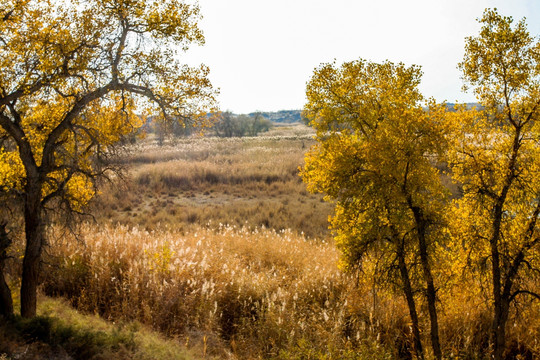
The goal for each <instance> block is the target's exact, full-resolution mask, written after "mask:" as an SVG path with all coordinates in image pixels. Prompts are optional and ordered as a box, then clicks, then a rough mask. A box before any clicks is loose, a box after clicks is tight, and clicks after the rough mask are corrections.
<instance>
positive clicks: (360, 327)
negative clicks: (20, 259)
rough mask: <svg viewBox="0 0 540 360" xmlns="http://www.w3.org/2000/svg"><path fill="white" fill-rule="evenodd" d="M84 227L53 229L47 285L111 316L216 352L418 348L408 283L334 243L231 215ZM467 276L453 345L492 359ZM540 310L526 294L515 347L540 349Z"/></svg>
mask: <svg viewBox="0 0 540 360" xmlns="http://www.w3.org/2000/svg"><path fill="white" fill-rule="evenodd" d="M56 235H57V234H56ZM80 235H81V236H80V238H79V240H77V239H74V238H70V237H66V236H55V234H54V233H53V234H51V239H54V240H53V241H52V242H51V244H50V245H51V246H50V250H49V253H50V257H49V258H48V259H47V263H48V264H49V266H48V267H47V270H46V271H45V272H44V286H43V289H44V291H45V292H46V293H47V294H49V295H61V296H65V297H66V298H68V299H69V300H70V301H71V303H72V304H73V305H74V306H76V307H77V308H78V309H81V310H84V311H88V312H92V313H94V312H95V313H98V314H100V315H102V316H104V317H105V318H109V319H111V320H114V321H120V320H122V319H123V320H130V321H131V320H138V321H140V322H141V323H143V324H147V325H149V326H151V327H153V328H155V329H159V330H160V331H162V332H163V333H165V334H167V335H169V336H173V337H177V338H178V339H180V341H182V342H183V343H187V344H190V345H191V346H195V347H198V348H199V349H200V348H204V349H205V353H207V354H209V355H213V356H219V357H226V356H233V357H236V358H242V359H253V358H265V359H266V358H282V359H290V358H293V359H294V358H297V359H322V358H325V359H367V358H372V359H398V358H403V359H406V358H409V356H411V355H410V353H411V350H412V349H411V331H410V322H409V317H408V313H407V308H406V305H405V303H404V301H403V299H402V298H401V296H400V295H399V294H400V292H399V290H397V291H396V292H395V293H393V292H390V291H383V290H381V289H379V288H378V287H377V286H376V284H375V282H374V281H373V278H372V277H371V273H370V272H369V267H367V268H366V271H367V272H366V273H363V274H360V273H359V274H345V273H343V272H341V271H339V269H338V268H337V265H336V264H337V257H338V254H337V252H336V249H335V247H334V246H333V244H331V243H328V242H324V241H316V240H307V239H305V238H303V237H301V236H298V235H295V234H293V233H292V232H290V231H280V232H276V231H274V230H269V229H255V230H248V229H246V228H236V227H230V226H221V227H220V228H218V229H217V230H211V229H208V228H199V229H198V230H197V231H194V232H188V233H182V232H177V231H153V232H148V231H145V230H140V229H138V228H128V227H122V226H118V227H111V226H107V227H102V228H100V229H98V228H95V227H93V226H91V225H84V226H83V227H82V229H81V232H80ZM375 260H376V259H374V261H375ZM461 281H462V282H460V281H458V280H457V279H456V280H454V282H453V283H449V284H447V285H445V287H444V288H441V289H440V298H441V304H440V306H441V309H440V310H441V321H440V323H441V336H442V343H443V348H444V352H445V354H447V355H448V356H450V357H451V358H459V359H475V358H476V359H487V358H488V356H489V355H488V354H489V348H488V340H489V327H490V312H489V309H490V307H489V302H488V301H487V298H488V297H487V296H486V297H483V296H482V295H481V293H479V292H478V291H477V290H476V289H478V288H479V284H478V283H477V282H476V281H477V279H473V278H469V279H465V278H463V279H461ZM417 295H418V300H419V303H421V294H417ZM539 310H540V306H539V305H538V304H537V303H534V302H529V303H521V304H520V307H519V309H518V311H516V312H514V314H513V325H512V326H513V328H512V331H511V332H509V337H510V341H509V344H510V352H509V354H514V355H513V356H514V358H517V356H518V355H520V356H529V357H524V358H530V356H533V357H534V356H538V355H539V354H540V353H539V351H540V344H539V343H538V341H539V340H538V339H540V337H539V335H540V323H539V322H538V320H539V319H540V315H539V314H540V312H539ZM421 314H423V315H422V316H423V317H422V322H423V324H424V325H423V326H424V328H426V326H427V321H428V319H427V318H426V317H425V312H424V311H422V312H421ZM425 336H426V339H425V341H426V342H427V341H428V339H427V334H425ZM527 354H529V355H527Z"/></svg>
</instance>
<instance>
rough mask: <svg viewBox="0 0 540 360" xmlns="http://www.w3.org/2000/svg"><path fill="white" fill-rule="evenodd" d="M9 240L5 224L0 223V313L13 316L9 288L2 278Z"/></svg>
mask: <svg viewBox="0 0 540 360" xmlns="http://www.w3.org/2000/svg"><path fill="white" fill-rule="evenodd" d="M10 245H11V241H10V239H9V237H8V234H7V233H6V225H5V224H0V315H2V316H5V317H11V316H13V299H12V297H11V290H10V289H9V286H8V284H7V282H6V279H5V278H4V266H5V261H6V259H7V249H8V247H9V246H10Z"/></svg>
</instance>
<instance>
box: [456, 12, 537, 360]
mask: <svg viewBox="0 0 540 360" xmlns="http://www.w3.org/2000/svg"><path fill="white" fill-rule="evenodd" d="M479 22H480V23H481V24H482V28H481V30H480V34H479V35H478V36H477V37H469V38H467V39H466V45H465V56H464V59H463V62H462V63H461V64H460V68H461V70H462V72H463V75H464V79H465V80H466V82H467V83H468V85H470V86H472V88H473V89H474V92H475V94H476V96H477V98H478V101H479V102H480V104H481V105H482V106H483V110H482V111H465V110H464V109H462V111H460V112H458V113H456V114H455V116H454V120H455V121H454V122H453V124H454V125H455V126H456V128H457V129H456V136H455V137H454V139H455V143H454V145H453V147H452V148H453V151H451V152H450V153H449V162H450V165H451V169H452V172H453V174H454V177H455V179H456V180H458V181H459V182H460V183H461V184H462V185H463V197H462V198H461V199H460V200H459V201H458V203H457V207H458V209H459V214H460V217H459V218H456V219H455V223H454V231H455V232H456V236H457V237H458V238H459V239H460V240H467V241H466V242H465V244H466V246H467V247H468V248H469V249H470V253H471V254H473V255H474V257H475V260H476V264H477V265H479V268H480V269H486V268H488V269H489V271H488V273H489V278H490V287H491V293H492V301H493V322H492V328H491V342H492V347H493V357H494V358H495V359H502V358H503V354H504V350H505V344H506V326H507V323H508V318H509V315H510V306H511V304H512V302H513V301H514V300H515V299H516V298H517V297H532V298H537V299H540V296H539V294H538V283H539V282H538V281H537V280H536V281H535V280H534V279H538V276H537V273H536V272H537V271H538V270H539V269H540V256H539V255H540V254H539V250H540V249H539V247H540V232H539V230H540V229H539V227H538V216H539V214H540V146H539V141H540V123H539V122H538V120H539V116H540V42H538V41H537V40H536V39H534V38H532V37H531V36H530V35H529V33H528V31H527V29H526V24H525V20H521V21H519V22H518V23H517V24H515V26H512V23H513V19H512V18H511V17H505V16H501V15H499V14H498V13H497V11H496V10H491V9H487V10H486V11H485V12H484V14H483V17H482V18H481V19H479ZM527 280H529V281H527ZM527 283H528V284H529V286H527ZM534 284H536V288H534ZM530 285H532V287H531V286H530Z"/></svg>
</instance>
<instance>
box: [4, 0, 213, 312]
mask: <svg viewBox="0 0 540 360" xmlns="http://www.w3.org/2000/svg"><path fill="white" fill-rule="evenodd" d="M199 19H200V14H199V8H198V6H197V5H196V4H188V3H185V2H183V1H181V0H162V1H144V0H86V1H83V0H80V1H76V0H75V1H73V0H72V1H69V2H67V1H54V0H49V1H37V0H1V1H0V69H1V71H0V169H1V170H0V187H1V188H2V190H3V191H4V192H6V193H11V194H14V193H15V194H16V195H17V196H18V199H20V203H21V207H22V213H23V217H24V230H25V237H26V243H25V253H24V259H23V267H22V269H23V270H22V286H21V315H22V316H23V317H32V316H34V315H35V314H36V290H37V286H38V277H39V267H40V259H41V255H42V251H43V247H44V245H45V227H46V225H47V214H48V213H49V211H51V210H54V211H56V210H58V209H65V210H67V211H68V212H72V211H74V212H79V211H82V209H83V207H84V205H85V204H86V203H87V202H88V201H89V199H90V198H91V197H92V196H93V195H94V193H95V191H94V185H95V179H96V177H97V176H99V175H101V174H103V172H104V170H105V169H104V168H103V167H102V166H100V164H102V161H101V160H102V159H103V157H104V156H107V154H109V153H110V149H111V146H112V145H113V144H114V143H115V142H116V141H117V140H119V139H120V138H121V137H122V136H123V135H125V134H128V133H130V132H131V131H133V129H135V128H137V127H138V126H140V124H141V120H140V117H139V116H138V115H137V114H158V113H159V114H160V116H162V117H163V118H164V119H180V120H185V119H188V118H189V119H191V120H193V121H199V122H204V121H206V119H207V118H206V117H205V116H204V114H205V112H206V110H214V106H215V100H214V96H215V91H214V90H213V89H212V87H211V84H210V82H209V80H208V79H207V74H208V69H207V68H206V67H205V66H201V67H199V68H190V67H187V66H182V65H181V64H180V63H179V61H178V60H177V57H176V55H177V54H176V53H177V51H176V49H178V50H179V52H181V51H185V50H187V49H188V47H189V45H191V44H202V43H203V41H204V38H203V35H202V33H201V31H200V30H199V28H198V25H197V23H198V21H199Z"/></svg>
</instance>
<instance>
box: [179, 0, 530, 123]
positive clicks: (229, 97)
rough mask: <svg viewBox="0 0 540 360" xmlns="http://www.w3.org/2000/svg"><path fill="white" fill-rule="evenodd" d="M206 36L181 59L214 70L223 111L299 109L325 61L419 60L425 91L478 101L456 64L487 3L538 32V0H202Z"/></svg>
mask: <svg viewBox="0 0 540 360" xmlns="http://www.w3.org/2000/svg"><path fill="white" fill-rule="evenodd" d="M199 5H200V7H201V12H202V15H203V17H204V18H203V20H202V22H201V23H200V27H201V29H202V30H203V32H204V34H205V38H206V44H205V45H204V46H202V47H194V48H192V49H190V50H189V51H188V53H186V54H182V55H181V56H182V59H183V61H185V62H186V63H189V64H191V65H194V64H199V63H201V62H202V63H204V64H206V65H208V66H209V67H210V79H211V80H212V83H213V84H214V86H215V87H218V88H220V91H221V95H220V97H219V101H220V105H221V109H222V110H230V111H233V112H235V113H248V112H252V111H257V110H260V111H277V110H291V109H301V108H302V107H303V105H304V103H305V101H306V100H305V87H306V83H307V81H309V79H310V77H311V76H312V74H313V70H314V69H315V68H316V67H317V66H319V64H321V63H326V62H332V61H333V60H334V59H335V60H336V62H337V63H338V64H341V63H343V62H344V61H351V60H355V59H358V58H363V59H366V60H370V61H375V62H382V61H384V60H386V59H388V60H390V61H392V62H403V63H405V64H406V65H412V64H416V65H420V66H422V70H423V73H424V75H423V77H422V84H421V86H420V88H421V91H422V92H423V94H424V96H426V97H434V98H435V99H436V100H437V101H444V100H446V101H449V102H454V101H456V100H457V101H460V102H463V101H465V102H472V101H474V97H473V95H472V94H465V93H463V92H462V90H461V86H462V81H461V79H460V72H459V71H458V70H457V68H456V67H457V64H458V62H460V61H461V60H462V58H463V49H464V44H465V41H464V39H465V37H467V36H471V35H477V34H478V31H479V29H480V25H479V24H478V22H477V21H476V19H477V18H479V17H481V16H482V13H483V11H484V9H485V8H488V7H489V8H497V9H498V11H499V13H500V14H501V15H509V16H512V17H513V18H514V21H515V22H517V21H518V20H520V19H521V18H523V17H526V22H527V25H528V29H529V32H530V33H531V35H533V36H540V0H326V1H324V0H272V1H270V0H199Z"/></svg>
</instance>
